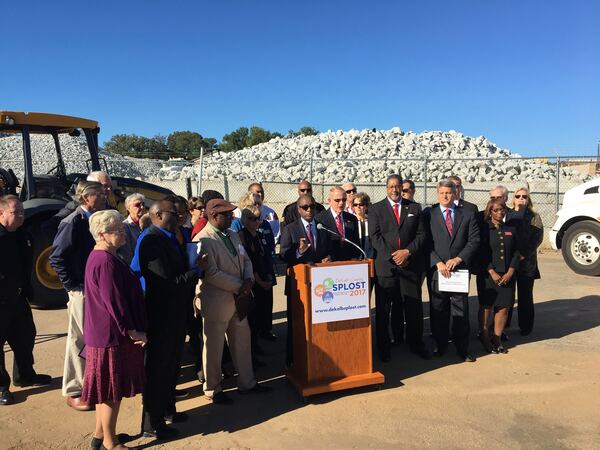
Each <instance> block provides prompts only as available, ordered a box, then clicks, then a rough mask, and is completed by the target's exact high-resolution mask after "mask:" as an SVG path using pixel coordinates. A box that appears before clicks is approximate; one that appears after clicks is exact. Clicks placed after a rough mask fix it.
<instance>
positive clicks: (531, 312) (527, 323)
mask: <svg viewBox="0 0 600 450" xmlns="http://www.w3.org/2000/svg"><path fill="white" fill-rule="evenodd" d="M534 283H535V278H533V277H528V276H526V275H518V276H517V299H518V305H519V329H520V330H521V333H522V334H529V333H531V331H532V330H533V322H534V319H535V309H534V307H533V284H534ZM512 315H513V308H510V311H509V313H508V320H507V321H506V327H507V328H508V327H509V326H510V322H511V320H512Z"/></svg>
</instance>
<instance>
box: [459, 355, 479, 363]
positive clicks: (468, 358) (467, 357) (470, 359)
mask: <svg viewBox="0 0 600 450" xmlns="http://www.w3.org/2000/svg"><path fill="white" fill-rule="evenodd" d="M458 356H459V357H460V359H462V360H463V362H469V363H472V362H475V361H477V359H475V357H474V356H471V355H469V354H468V353H466V354H460V355H458Z"/></svg>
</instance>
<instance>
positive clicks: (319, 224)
mask: <svg viewBox="0 0 600 450" xmlns="http://www.w3.org/2000/svg"><path fill="white" fill-rule="evenodd" d="M317 230H325V231H327V232H328V233H329V234H333V235H334V236H336V237H337V238H338V239H342V240H343V241H345V242H347V243H349V244H351V245H353V246H355V247H356V248H357V249H358V250H359V251H360V253H361V255H362V258H361V261H363V260H365V259H367V254H366V253H365V251H364V250H363V249H362V248H360V246H358V245H356V244H355V243H354V242H352V241H351V240H350V239H346V238H345V237H344V236H342V235H341V234H339V233H336V232H335V231H333V230H330V229H329V228H327V227H326V226H325V225H323V224H322V223H317Z"/></svg>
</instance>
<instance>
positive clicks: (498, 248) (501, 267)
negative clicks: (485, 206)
mask: <svg viewBox="0 0 600 450" xmlns="http://www.w3.org/2000/svg"><path fill="white" fill-rule="evenodd" d="M519 247H520V243H519V233H518V232H517V227H515V226H513V225H508V224H506V223H503V224H502V225H500V227H499V228H496V227H495V226H494V224H493V223H492V222H491V221H485V222H484V223H483V226H482V228H481V246H480V252H481V263H482V273H487V271H488V270H490V269H494V270H495V271H496V272H498V273H501V274H503V273H506V272H507V271H508V269H509V267H512V268H513V269H515V270H517V269H518V268H519V262H520V260H521V253H520V252H519ZM484 271H485V272H484Z"/></svg>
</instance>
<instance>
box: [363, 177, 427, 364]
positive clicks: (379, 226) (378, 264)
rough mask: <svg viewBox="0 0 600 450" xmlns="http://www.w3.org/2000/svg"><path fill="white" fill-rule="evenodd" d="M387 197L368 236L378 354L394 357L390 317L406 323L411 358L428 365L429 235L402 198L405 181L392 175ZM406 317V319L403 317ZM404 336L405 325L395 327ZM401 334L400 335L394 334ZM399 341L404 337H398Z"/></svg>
mask: <svg viewBox="0 0 600 450" xmlns="http://www.w3.org/2000/svg"><path fill="white" fill-rule="evenodd" d="M386 191H387V197H386V198H384V199H383V200H381V201H380V202H377V203H375V204H374V205H373V206H371V208H369V236H370V237H371V243H372V245H373V248H374V249H375V274H376V276H377V282H376V284H375V301H376V330H377V349H378V351H379V358H380V359H381V360H382V361H384V362H387V361H389V360H390V359H391V352H390V345H391V343H390V335H389V325H390V313H391V312H392V311H393V310H396V309H398V310H400V311H396V317H405V318H406V340H407V342H408V344H409V346H410V350H411V351H412V352H413V353H416V354H418V355H419V356H421V357H422V358H425V359H430V358H431V353H430V352H429V350H427V348H426V347H425V345H424V343H423V302H422V297H421V275H422V273H423V270H424V264H423V252H424V246H425V239H426V233H425V228H424V225H423V217H422V212H421V205H419V204H418V203H415V202H413V201H410V200H406V199H403V198H402V178H401V177H400V176H399V175H390V176H389V177H388V179H387V181H386ZM402 313H403V314H402ZM395 325H396V328H400V330H403V327H402V324H395ZM394 331H395V332H396V333H398V334H399V333H401V331H399V330H394ZM395 338H396V339H398V340H401V339H402V336H401V335H399V336H398V335H397V336H395Z"/></svg>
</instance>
